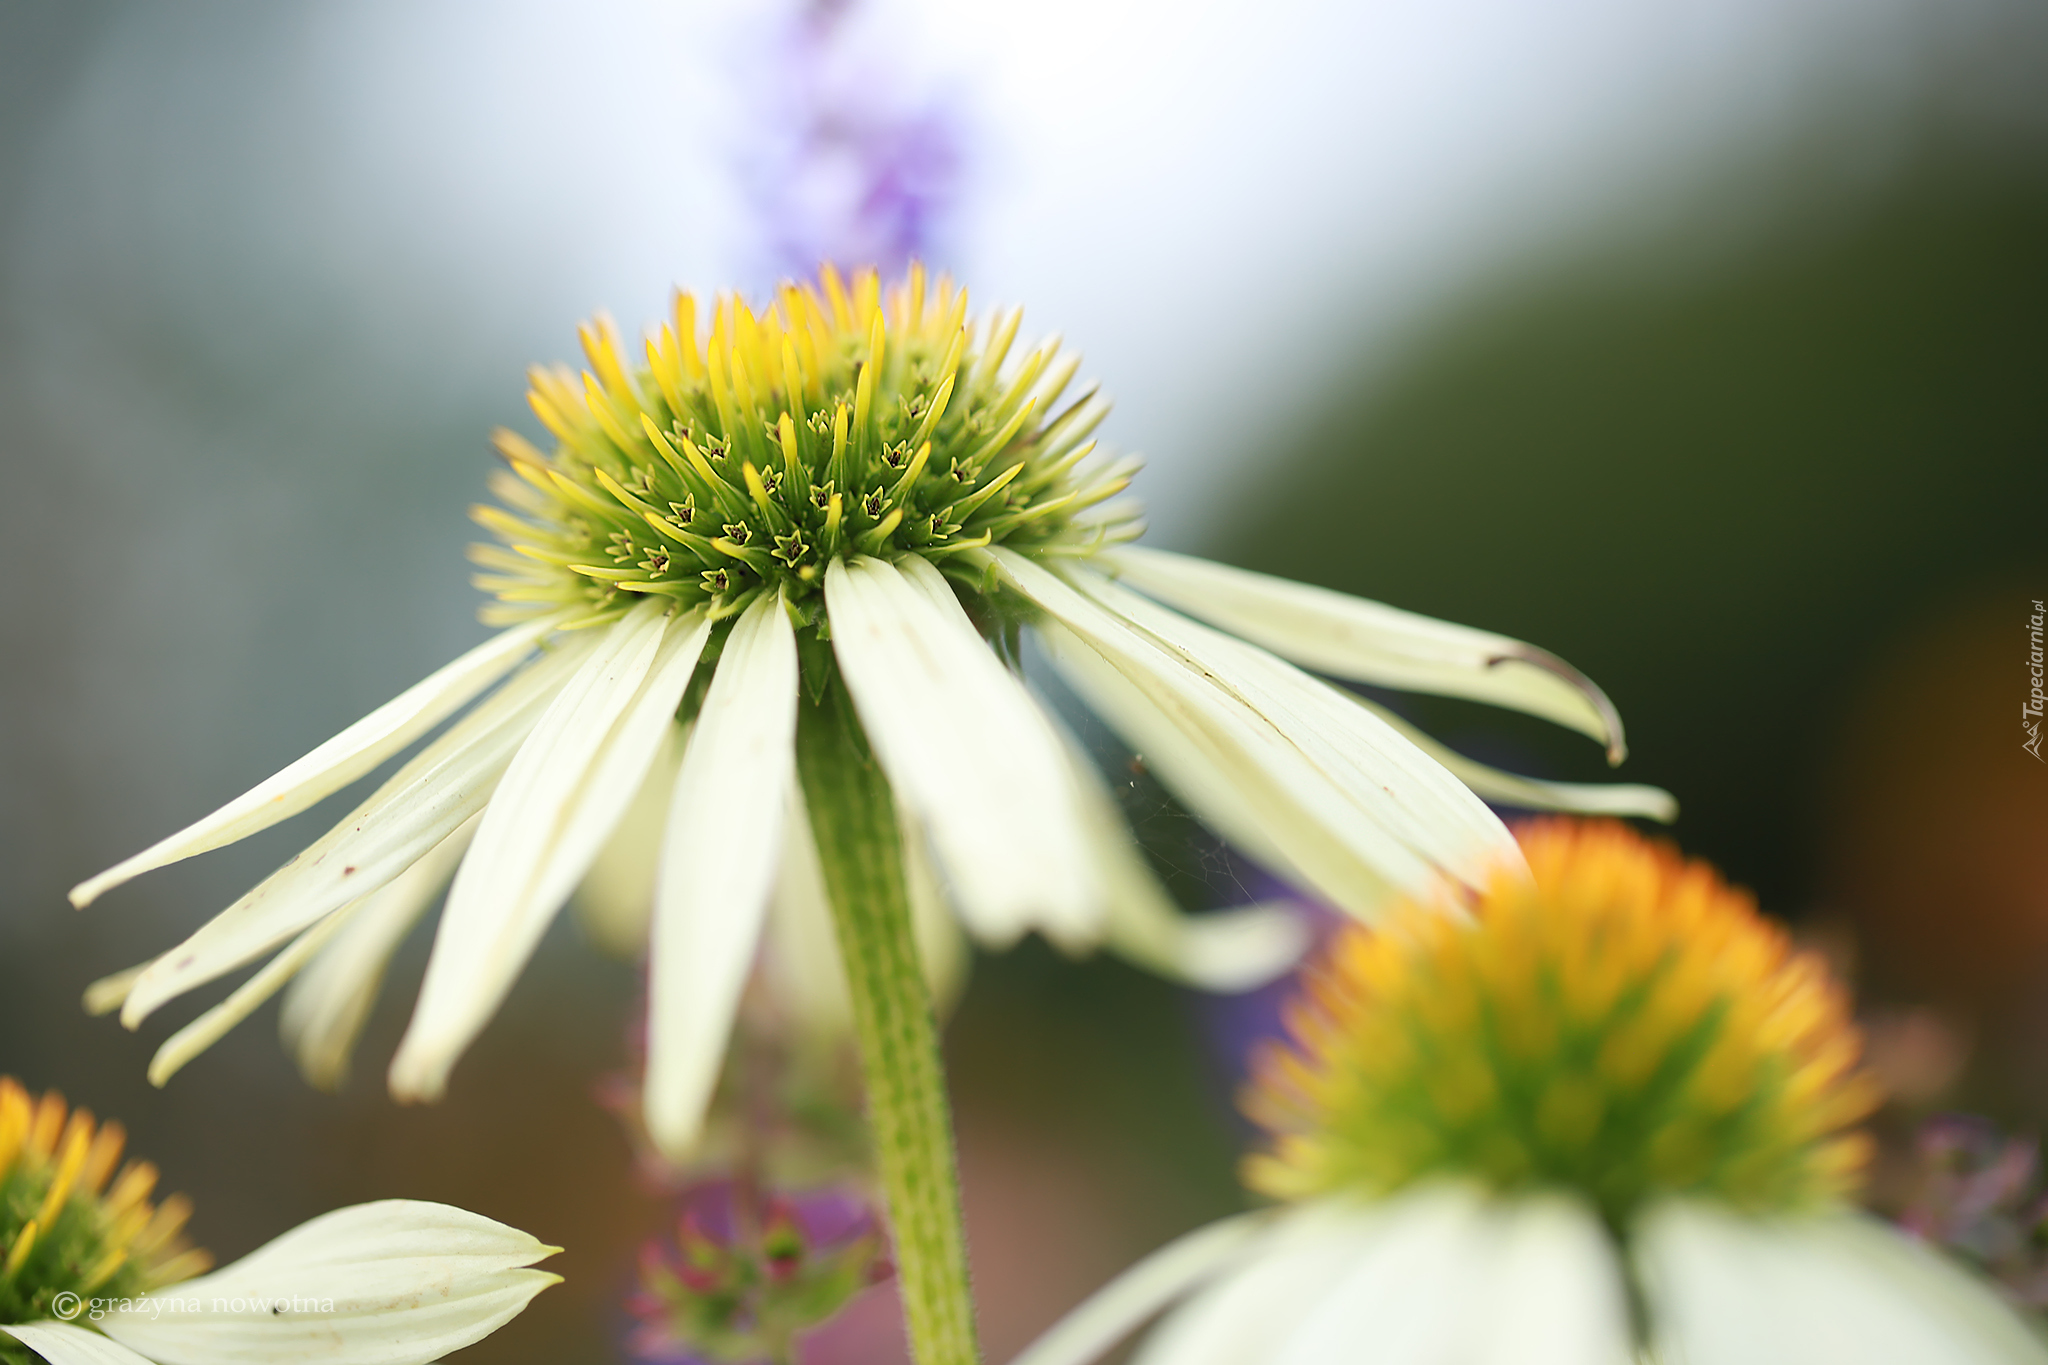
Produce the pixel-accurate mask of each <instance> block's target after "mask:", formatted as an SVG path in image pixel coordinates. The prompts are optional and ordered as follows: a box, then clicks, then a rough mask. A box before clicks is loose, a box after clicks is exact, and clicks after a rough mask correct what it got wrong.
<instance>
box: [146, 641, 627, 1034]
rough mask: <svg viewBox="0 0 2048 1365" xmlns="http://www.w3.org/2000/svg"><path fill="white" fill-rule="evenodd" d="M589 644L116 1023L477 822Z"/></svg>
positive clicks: (433, 750)
mask: <svg viewBox="0 0 2048 1365" xmlns="http://www.w3.org/2000/svg"><path fill="white" fill-rule="evenodd" d="M594 644H595V641H592V640H590V639H587V638H584V637H581V636H571V637H570V638H569V640H568V641H567V642H566V643H565V644H564V645H563V647H562V648H561V649H559V650H557V651H555V652H554V653H552V654H550V655H548V656H547V657H545V658H543V659H541V660H539V661H538V662H536V663H535V664H534V665H533V666H532V667H531V668H528V669H526V670H525V671H524V672H522V673H520V674H519V675H518V676H516V677H514V678H513V679H512V680H511V681H510V682H508V683H507V684H506V685H505V686H504V687H503V688H501V689H499V691H498V692H497V693H496V694H495V695H493V696H492V697H491V698H489V699H488V700H487V701H485V702H484V703H483V705H481V706H479V707H477V709H476V710H475V711H472V712H471V713H470V714H469V715H467V716H465V717H463V718H462V720H461V721H459V722H458V723H457V724H456V725H455V726H454V727H453V728H451V729H450V730H449V731H448V733H447V734H445V735H443V736H441V737H440V738H439V739H437V740H435V741H434V742H433V743H432V744H429V745H428V746H427V747H426V748H425V749H423V750H421V751H420V753H419V754H418V755H417V756H416V757H414V758H413V760H412V761H411V762H409V763H407V764H406V765H405V766H404V767H403V768H400V769H399V770H398V772H397V773H395V774H394V775H393V776H392V778H391V780H390V781H388V782H386V783H385V784H384V785H383V786H382V787H380V788H378V789H377V791H376V792H375V793H373V794H372V795H371V796H370V798H369V799H368V800H367V801H365V802H363V804H362V805H360V806H358V807H356V808H355V810H353V811H351V812H350V813H349V814H348V816H347V817H346V818H344V819H343V820H342V821H341V823H340V824H337V825H336V826H335V827H334V828H333V829H331V830H329V831H328V832H327V833H326V834H324V835H322V836H321V837H320V838H319V839H318V840H316V841H315V842H314V843H313V844H312V846H311V847H309V848H307V849H306V850H305V851H304V852H302V853H300V854H298V855H297V856H296V857H294V858H293V859H292V860H291V861H290V862H288V863H286V864H285V865H284V866H283V867H281V868H279V869H278V870H277V871H276V872H274V873H272V874H271V875H270V876H269V877H268V878H266V879H265V880H264V881H263V882H262V883H261V884H260V885H258V886H257V887H256V888H255V889H254V890H253V891H251V892H249V894H247V895H246V896H243V897H242V898H241V899H240V900H238V901H236V902H235V903H234V904H233V905H231V906H229V907H228V908H227V909H225V910H223V911H221V913H219V914H218V915H215V916H214V917H213V918H212V919H211V920H209V921H207V923H205V924H204V925H202V926H200V928H199V930H198V931H197V932H196V933H194V934H193V935H192V936H191V937H190V938H188V939H186V940H185V941H184V942H183V943H181V944H179V945H178V946H177V947H176V948H173V949H172V950H171V951H170V952H168V953H165V954H163V956H161V957H159V958H158V959H157V960H156V961H155V962H153V963H151V964H150V965H149V966H148V967H147V968H146V969H145V970H144V971H143V972H142V973H141V975H140V976H138V977H137V978H136V979H135V981H134V983H133V986H132V987H131V989H130V990H129V992H128V996H127V1000H126V1003H125V1004H124V1006H123V1007H122V1011H121V1022H122V1023H123V1024H124V1025H126V1026H127V1027H129V1028H134V1027H136V1026H137V1025H138V1024H140V1023H141V1022H142V1020H144V1019H145V1018H147V1017H148V1016H149V1015H150V1013H151V1012H153V1011H154V1010H156V1009H157V1008H158V1007H159V1006H161V1005H162V1004H164V1002H166V1001H168V1000H171V999H174V998H175V997H177V996H179V995H181V994H183V993H184V992H186V991H188V990H191V989H192V988H193V987H194V986H198V985H202V984H204V983H205V982H208V981H211V980H213V979H214V978H215V977H217V976H220V975H221V974H223V973H225V972H230V971H233V970H234V969H235V968H236V967H239V966H241V965H242V964H243V963H245V962H247V961H249V960H250V959H251V958H254V957H256V956H257V955H259V954H261V953H263V952H264V951H265V950H267V949H269V948H271V947H273V946H275V945H276V944H278V943H281V942H283V941H284V940H285V939H287V938H289V937H291V936H292V935H293V934H296V933H298V932H299V931H300V930H302V929H304V928H306V927H307V926H308V925H310V924H312V923H313V922H314V921H315V920H318V919H320V918H321V917H323V916H325V915H327V914H329V913H330V912H332V911H334V910H338V909H340V908H341V907H342V906H344V905H346V904H348V903H349V902H350V901H352V900H355V899H357V898H359V897H361V896H365V895H368V894H369V893H370V892H372V891H375V890H376V889H377V888H379V887H381V886H383V885H385V884H386V883H387V882H389V881H391V879H392V878H394V877H396V876H398V875H399V874H400V873H402V872H403V871H405V869H406V868H408V867H411V866H412V865H413V863H414V862H416V861H418V860H419V859H420V858H421V857H422V856H424V855H425V854H426V853H427V851H428V850H429V849H432V848H433V847H434V846H435V845H437V844H439V843H440V842H441V841H442V840H443V839H445V838H447V837H448V836H449V835H450V834H451V833H453V832H454V831H455V829H456V827H457V826H459V825H461V824H462V823H463V822H464V821H466V820H468V819H469V818H470V817H471V816H473V815H475V814H476V813H477V812H478V811H480V810H482V809H483V807H484V805H485V803H486V802H488V801H489V800H490V799H491V794H492V792H493V791H495V790H496V788H497V785H498V780H499V778H500V777H502V776H503V774H504V772H505V770H506V766H507V765H508V764H509V763H510V762H511V761H512V755H513V754H514V753H515V752H516V751H517V749H518V747H519V744H520V742H521V741H522V740H523V739H524V738H525V737H526V735H527V732H528V731H530V730H531V729H532V728H533V727H534V725H535V724H536V722H538V721H539V719H540V717H541V715H542V714H543V712H544V711H545V710H546V709H547V707H548V705H549V703H550V701H551V699H552V698H553V697H554V695H555V693H556V691H557V689H559V688H560V686H561V685H562V682H563V680H564V679H565V678H567V677H568V676H570V675H571V674H572V672H573V670H574V669H575V668H576V666H577V665H579V664H580V663H581V662H582V661H583V659H584V658H585V657H586V656H587V655H588V653H589V651H590V649H591V647H592V646H593V645H594Z"/></svg>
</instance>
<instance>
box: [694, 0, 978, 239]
mask: <svg viewBox="0 0 2048 1365" xmlns="http://www.w3.org/2000/svg"><path fill="white" fill-rule="evenodd" d="M864 17H865V16H864V14H863V12H862V7H861V6H860V4H859V3H858V0H806V3H803V4H801V5H800V6H799V9H798V12H797V13H796V14H795V15H794V16H792V17H791V18H790V19H789V20H788V21H787V22H785V23H784V24H783V25H782V26H781V28H780V29H779V30H778V31H777V32H776V34H775V35H774V36H773V38H772V39H771V43H770V50H769V52H768V53H767V55H766V58H765V60H764V61H763V63H762V67H763V75H762V77H761V79H759V80H757V81H753V82H750V89H751V90H752V92H753V93H754V94H755V96H756V99H757V108H756V112H755V116H754V117H753V119H752V120H751V121H750V126H749V128H748V135H749V141H748V143H747V145H746V146H745V147H744V148H743V150H742V151H741V153H740V154H739V155H738V156H736V157H735V158H734V170H735V174H736V176H737V178H738V180H739V183H740V187H741V190H742V192H743V194H744V196H745V198H746V200H747V202H748V204H749V206H750V208H751V210H752V213H751V217H752V219H753V221H754V224H755V230H756V231H757V232H758V234H759V236H758V240H757V244H756V248H755V249H756V250H757V251H758V252H759V254H760V256H761V257H762V260H761V264H762V265H763V266H765V267H766V268H767V270H768V271H769V272H770V273H771V274H772V275H774V276H776V277H795V278H804V277H807V276H809V275H811V274H813V273H814V272H815V271H816V270H817V268H818V266H819V265H820V264H822V263H825V262H831V263H835V264H838V265H843V266H867V265H873V266H879V267H880V269H881V271H882V273H883V274H884V275H885V276H887V275H891V274H894V273H897V272H900V271H901V270H903V269H904V268H905V267H907V266H908V264H909V263H910V262H911V261H912V260H914V259H932V258H935V257H942V256H943V255H944V252H943V250H942V248H943V246H944V243H943V242H942V241H941V240H940V238H941V236H942V234H943V232H944V228H945V222H946V219H947V217H948V215H949V211H950V209H951V208H952V206H953V203H954V201H955V199H956V197H957V193H958V190H959V187H960V182H961V178H962V170H963V168H964V165H965V159H966V158H965V150H964V146H963V140H962V138H961V136H960V131H959V128H960V124H961V121H962V120H961V117H960V110H959V108H958V107H957V102H956V101H955V100H954V99H953V98H951V97H950V96H949V95H946V94H943V93H939V92H935V91H933V90H932V89H931V88H930V87H929V85H927V84H921V83H920V82H919V81H917V80H916V79H914V77H913V76H912V74H911V73H909V72H908V71H906V70H904V69H902V63H901V62H900V61H898V60H895V59H894V57H895V54H894V53H892V52H891V50H890V45H889V44H888V43H887V42H886V41H885V40H884V39H883V37H882V36H881V35H877V34H875V33H874V32H873V31H872V28H873V26H872V25H864V24H863V23H862V20H863V18H864Z"/></svg>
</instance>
